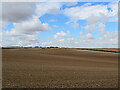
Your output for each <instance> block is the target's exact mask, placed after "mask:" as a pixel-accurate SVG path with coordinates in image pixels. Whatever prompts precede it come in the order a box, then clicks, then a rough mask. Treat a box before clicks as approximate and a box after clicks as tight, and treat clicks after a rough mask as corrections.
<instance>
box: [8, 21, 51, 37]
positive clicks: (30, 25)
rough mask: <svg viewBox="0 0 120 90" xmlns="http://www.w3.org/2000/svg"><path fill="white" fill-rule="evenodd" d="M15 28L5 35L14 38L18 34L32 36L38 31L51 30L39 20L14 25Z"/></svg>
mask: <svg viewBox="0 0 120 90" xmlns="http://www.w3.org/2000/svg"><path fill="white" fill-rule="evenodd" d="M14 26H15V28H13V29H12V30H11V31H9V32H7V33H6V34H7V35H11V36H16V35H19V34H30V35H31V34H34V33H36V32H40V31H50V30H51V28H50V27H49V26H48V24H47V23H41V22H40V21H39V20H33V21H25V22H22V23H14Z"/></svg>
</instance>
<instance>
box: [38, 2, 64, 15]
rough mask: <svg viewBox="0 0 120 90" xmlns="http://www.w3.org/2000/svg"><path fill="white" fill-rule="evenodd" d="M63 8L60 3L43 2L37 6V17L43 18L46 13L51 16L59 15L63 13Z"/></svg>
mask: <svg viewBox="0 0 120 90" xmlns="http://www.w3.org/2000/svg"><path fill="white" fill-rule="evenodd" d="M61 6H62V3H58V2H52V3H50V2H43V3H38V4H37V10H36V11H37V15H38V16H42V15H44V14H46V13H49V14H58V13H61V11H60V7H61Z"/></svg>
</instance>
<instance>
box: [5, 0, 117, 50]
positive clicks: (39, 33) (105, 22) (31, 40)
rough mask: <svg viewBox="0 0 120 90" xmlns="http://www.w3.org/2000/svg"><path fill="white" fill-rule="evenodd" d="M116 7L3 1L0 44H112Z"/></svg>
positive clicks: (81, 45)
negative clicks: (0, 40)
mask: <svg viewBox="0 0 120 90" xmlns="http://www.w3.org/2000/svg"><path fill="white" fill-rule="evenodd" d="M10 7H14V9H13V8H10ZM15 7H16V8H15ZM117 9H118V8H117V3H112V2H66V3H61V2H53V3H48V2H46V3H14V2H13V3H4V4H3V21H4V24H3V25H4V28H3V46H59V47H74V48H76V47H95V48H96V47H98V48H100V47H107V48H108V47H115V48H116V47H117V42H118V41H117V39H118V36H117V33H118V21H117V15H118V12H117ZM8 15H9V16H8Z"/></svg>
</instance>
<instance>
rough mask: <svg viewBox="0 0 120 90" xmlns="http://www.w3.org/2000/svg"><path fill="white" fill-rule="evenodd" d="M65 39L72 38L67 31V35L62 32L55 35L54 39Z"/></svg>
mask: <svg viewBox="0 0 120 90" xmlns="http://www.w3.org/2000/svg"><path fill="white" fill-rule="evenodd" d="M63 37H71V35H70V32H69V31H67V33H65V32H63V31H60V32H58V33H56V34H55V35H54V39H60V38H63Z"/></svg>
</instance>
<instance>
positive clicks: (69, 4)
mask: <svg viewBox="0 0 120 90" xmlns="http://www.w3.org/2000/svg"><path fill="white" fill-rule="evenodd" d="M77 4H78V2H68V3H67V4H66V6H75V5H77Z"/></svg>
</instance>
